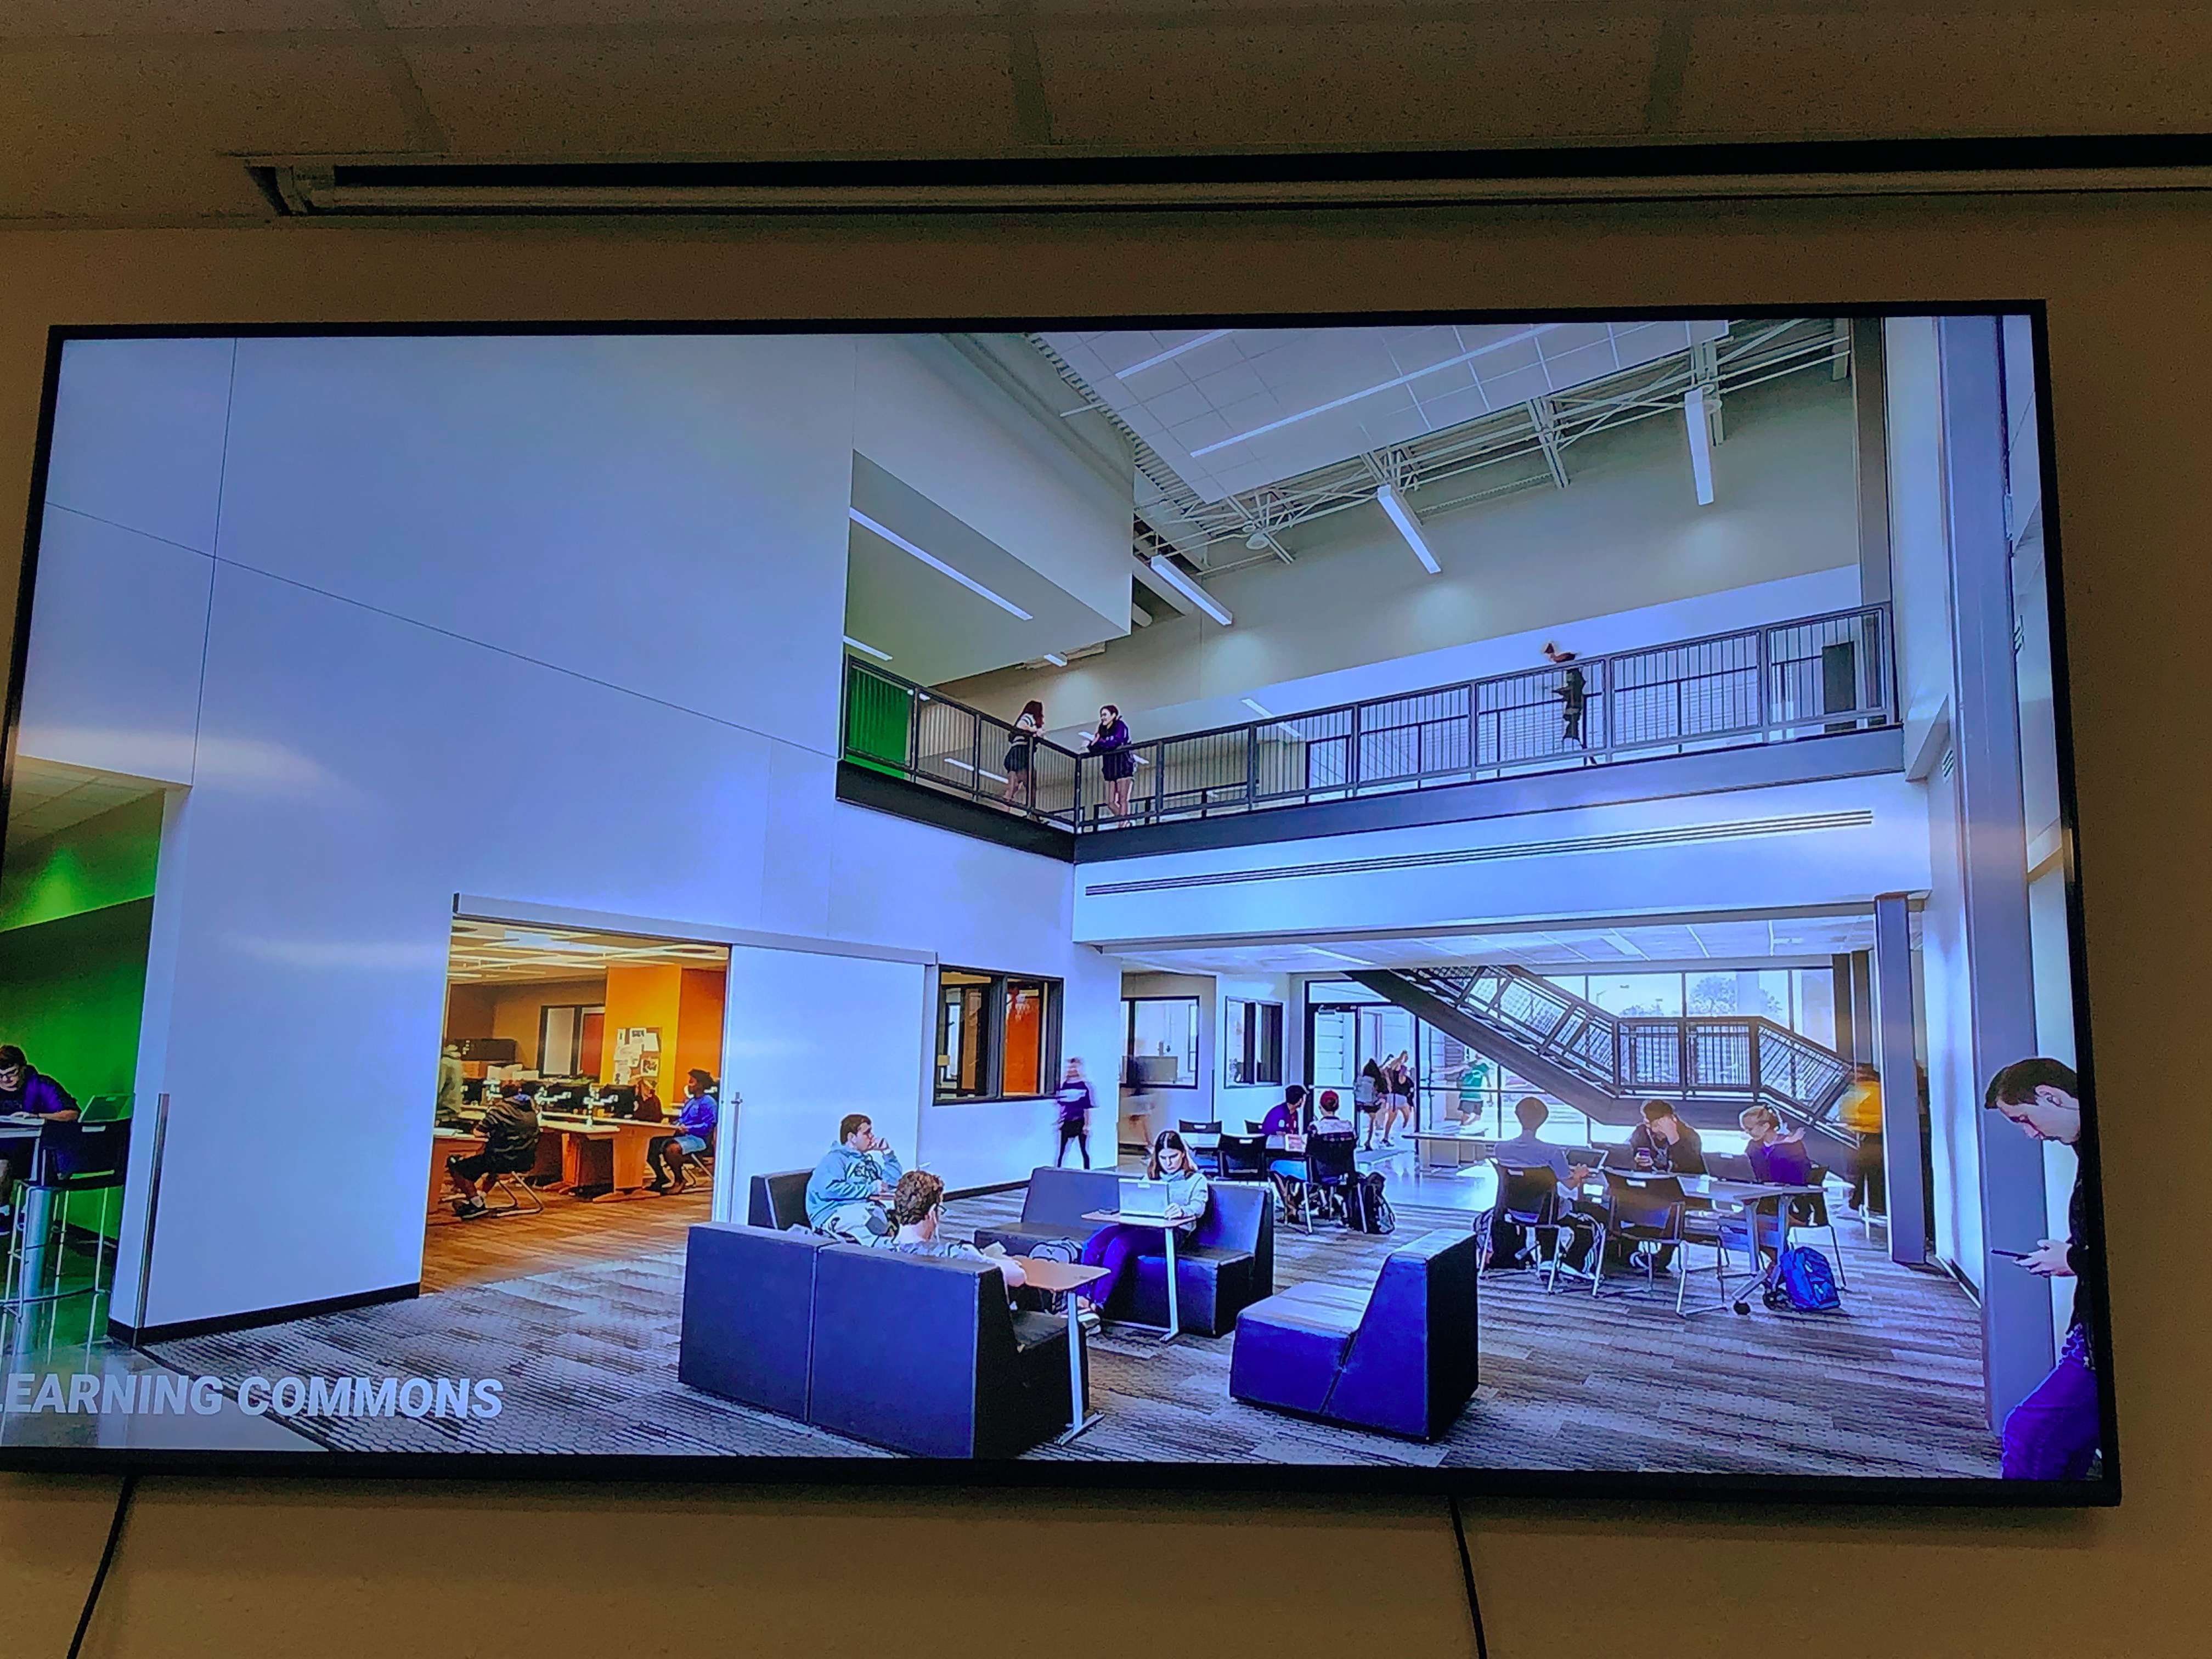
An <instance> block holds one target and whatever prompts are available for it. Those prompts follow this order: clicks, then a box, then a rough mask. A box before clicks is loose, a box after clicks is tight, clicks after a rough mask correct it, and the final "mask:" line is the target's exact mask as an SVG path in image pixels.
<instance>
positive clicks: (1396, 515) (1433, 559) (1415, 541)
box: [1375, 484, 1443, 576]
mask: <svg viewBox="0 0 2212 1659" xmlns="http://www.w3.org/2000/svg"><path fill="white" fill-rule="evenodd" d="M1375 500H1376V505H1378V506H1379V507H1382V509H1383V511H1384V512H1385V513H1389V515H1390V522H1391V523H1392V524H1395V525H1396V526H1398V533H1399V534H1400V535H1401V536H1403V537H1404V538H1406V545H1407V546H1408V547H1410V548H1412V549H1413V556H1414V557H1415V558H1417V559H1419V561H1420V562H1421V568H1422V569H1424V570H1425V571H1427V572H1428V573H1429V574H1431V576H1441V575H1442V574H1443V566H1442V565H1440V564H1438V563H1437V556H1436V555H1435V554H1433V553H1431V552H1430V551H1429V544H1428V538H1426V537H1425V536H1423V535H1422V534H1421V523H1420V520H1418V519H1416V518H1415V517H1414V516H1413V508H1411V507H1407V505H1406V503H1405V500H1404V498H1403V497H1401V495H1399V494H1398V492H1397V490H1396V489H1395V487H1393V486H1392V485H1389V484H1384V485H1383V486H1382V487H1381V488H1380V489H1377V490H1376V492H1375Z"/></svg>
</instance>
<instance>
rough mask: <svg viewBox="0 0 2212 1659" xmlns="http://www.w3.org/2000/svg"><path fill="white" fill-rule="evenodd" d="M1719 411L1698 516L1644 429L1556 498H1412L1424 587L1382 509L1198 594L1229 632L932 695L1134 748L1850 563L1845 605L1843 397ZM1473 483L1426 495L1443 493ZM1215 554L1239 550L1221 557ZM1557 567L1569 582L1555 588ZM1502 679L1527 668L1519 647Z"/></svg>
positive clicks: (1583, 455) (1151, 633)
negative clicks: (1354, 674) (1130, 732)
mask: <svg viewBox="0 0 2212 1659" xmlns="http://www.w3.org/2000/svg"><path fill="white" fill-rule="evenodd" d="M1728 410H1729V422H1728V434H1729V435H1728V439H1727V441H1725V442H1724V443H1723V444H1721V445H1720V446H1719V447H1718V448H1717V449H1716V450H1715V452H1714V466H1715V476H1716V480H1717V499H1716V500H1715V501H1714V503H1713V504H1712V505H1711V506H1710V507H1699V505H1698V502H1697V497H1696V494H1695V491H1694V489H1693V486H1692V482H1691V477H1690V468H1689V461H1688V457H1687V453H1686V444H1685V441H1684V438H1683V431H1682V423H1681V422H1680V419H1679V418H1674V419H1669V418H1659V419H1654V420H1650V421H1646V422H1641V423H1638V424H1637V425H1634V426H1631V427H1626V428H1621V429H1620V430H1618V431H1616V432H1613V433H1610V434H1607V435H1603V436H1601V437H1599V438H1595V439H1592V440H1589V441H1587V442H1585V443H1583V444H1580V445H1577V446H1576V447H1572V448H1571V449H1569V450H1568V451H1567V468H1568V472H1569V475H1570V477H1571V483H1570V484H1569V486H1568V488H1567V489H1564V490H1561V489H1550V488H1541V489H1528V490H1524V491H1522V492H1521V493H1519V494H1516V495H1508V496H1504V497H1501V498H1499V499H1497V500H1494V501H1486V502H1483V503H1480V504H1478V505H1474V506H1471V507H1465V508H1462V509H1456V510H1453V511H1449V512H1443V511H1437V510H1436V508H1435V507H1434V506H1433V505H1431V502H1430V501H1424V500H1423V499H1422V498H1420V497H1419V496H1417V497H1415V498H1413V505H1414V507H1415V508H1416V510H1417V511H1420V512H1424V513H1434V516H1432V517H1429V518H1427V519H1426V520H1425V525H1424V534H1425V537H1426V538H1427V540H1428V543H1429V545H1430V547H1431V550H1432V551H1433V552H1434V553H1435V555H1436V557H1437V562H1439V563H1440V564H1441V565H1442V566H1443V574H1442V575H1439V576H1431V575H1429V574H1426V573H1425V572H1424V571H1423V569H1422V568H1421V567H1420V565H1419V563H1418V562H1416V561H1415V559H1414V557H1413V553H1412V551H1411V550H1409V549H1408V548H1407V546H1406V544H1405V543H1404V541H1403V540H1402V539H1401V538H1400V537H1399V536H1398V533H1397V532H1396V531H1395V529H1394V528H1392V526H1391V525H1390V522H1389V520H1388V519H1387V518H1385V517H1384V516H1383V513H1382V511H1381V509H1380V508H1377V507H1356V508H1351V509H1347V510H1346V511H1345V512H1342V513H1337V514H1335V515H1334V516H1332V517H1330V518H1328V519H1324V520H1317V521H1316V522H1315V523H1314V524H1313V525H1312V526H1309V527H1308V528H1306V529H1304V530H1303V531H1297V532H1290V533H1289V535H1288V536H1287V537H1286V540H1287V541H1288V542H1289V544H1291V546H1292V547H1293V549H1294V550H1295V551H1296V553H1297V562H1296V563H1295V564H1292V565H1289V566H1285V565H1283V564H1281V563H1279V562H1276V561H1274V560H1273V559H1268V560H1266V561H1264V562H1260V563H1256V564H1254V565H1252V566H1250V567H1249V568H1244V569H1241V570H1237V571H1233V572H1231V573H1228V574H1224V575H1221V576H1218V577H1217V578H1214V579H1213V580H1210V581H1209V582H1208V583H1207V588H1208V591H1209V592H1212V594H1213V595H1214V596H1215V597H1216V598H1217V599H1219V600H1220V602H1221V603H1222V604H1223V605H1226V606H1227V607H1228V608H1229V610H1230V611H1231V612H1232V613H1233V614H1234V616H1235V617H1236V618H1237V621H1236V624H1235V626H1233V627H1231V628H1226V629H1224V628H1218V627H1217V626H1215V625H1214V624H1213V623H1212V622H1210V621H1207V620H1206V619H1205V618H1203V617H1195V616H1191V617H1186V616H1182V615H1179V614H1178V613H1176V612H1175V611H1170V610H1168V609H1167V608H1166V607H1165V606H1164V605H1159V604H1150V605H1147V606H1146V608H1147V609H1149V610H1152V611H1154V612H1155V614H1156V615H1158V617H1159V620H1158V621H1157V622H1155V623H1154V624H1153V625H1152V627H1150V628H1146V629H1139V631H1137V632H1136V633H1134V634H1133V635H1130V637H1129V638H1127V640H1123V641H1117V642H1116V643H1115V644H1114V645H1112V646H1110V647H1109V648H1108V650H1107V651H1106V653H1104V654H1103V655H1102V656H1098V657H1093V658H1086V659H1082V660H1080V661H1079V662H1076V663H1074V664H1073V665H1070V666H1069V667H1068V668H1066V669H1065V670H1060V671H1041V672H1036V673H1030V672H1028V671H1023V670H1007V671H1003V672H1000V673H997V674H991V675H982V676H978V677H976V678H972V679H969V680H963V681H961V682H959V683H957V684H954V685H951V686H948V687H947V688H946V690H947V691H948V692H949V694H950V695H951V696H957V697H960V698H963V700H965V701H967V702H973V703H975V704H977V705H978V706H979V707H981V708H986V709H988V710H990V711H991V712H993V713H994V714H1002V715H1008V714H1012V713H1014V712H1016V711H1018V710H1019V708H1021V706H1022V704H1023V702H1024V701H1026V700H1027V699H1028V698H1030V697H1032V696H1035V697H1039V698H1041V699H1042V701H1043V702H1044V704H1045V707H1046V708H1047V709H1048V710H1050V711H1052V714H1051V718H1050V723H1051V725H1052V726H1053V727H1054V729H1055V730H1072V729H1074V728H1073V727H1070V726H1067V725H1066V721H1067V720H1069V719H1072V718H1076V717H1087V716H1088V715H1090V714H1092V713H1094V712H1095V711H1096V710H1097V708H1098V706H1099V705H1100V703H1102V702H1115V703H1118V704H1119V705H1120V706H1121V709H1122V712H1123V714H1125V715H1126V716H1128V717H1130V718H1131V720H1132V726H1133V729H1134V730H1137V731H1138V733H1139V736H1147V735H1158V734H1159V733H1162V732H1170V731H1176V730H1188V729H1191V726H1190V724H1188V723H1179V721H1181V720H1182V718H1183V717H1182V716H1180V715H1178V714H1177V713H1176V711H1177V710H1178V709H1180V708H1182V706H1184V705H1188V704H1191V703H1194V702H1204V701H1206V700H1212V699H1219V698H1224V697H1226V698H1228V699H1230V700H1231V705H1232V706H1233V705H1234V703H1235V700H1236V699H1237V698H1240V697H1243V696H1253V697H1256V698H1257V699H1258V700H1259V701H1260V702H1261V703H1263V704H1264V705H1265V706H1266V707H1267V708H1271V709H1273V710H1274V711H1275V712H1276V713H1278V714H1285V713H1290V712H1293V711H1294V710H1296V709H1297V708H1301V707H1314V706H1317V705H1320V704H1326V703H1327V702H1329V701H1332V700H1333V699H1331V698H1329V697H1328V696H1320V697H1310V696H1309V692H1310V690H1311V688H1312V685H1313V683H1314V681H1315V678H1316V676H1319V675H1326V674H1331V673H1334V672H1335V671H1340V670H1344V669H1350V668H1355V667H1358V666H1360V665H1370V664H1378V663H1389V664H1393V665H1398V664H1400V659H1407V658H1416V659H1418V658H1421V657H1422V656H1424V655H1425V653H1441V652H1444V651H1446V650H1448V649H1451V648H1454V647H1464V646H1465V645H1467V643H1468V641H1485V640H1496V639H1504V638H1507V637H1514V638H1516V639H1517V640H1518V641H1519V643H1520V644H1522V645H1527V644H1531V643H1541V641H1542V640H1543V638H1545V637H1546V636H1547V635H1548V634H1550V633H1553V632H1560V633H1567V632H1571V633H1573V635H1574V637H1573V639H1572V643H1573V644H1574V646H1575V647H1577V648H1578V649H1583V650H1585V651H1587V650H1591V649H1603V648H1606V647H1604V646H1603V645H1601V644H1596V643H1594V641H1595V635H1592V641H1593V642H1586V641H1585V640H1584V639H1583V637H1582V634H1581V625H1582V623H1583V622H1584V621H1585V620H1586V619H1589V618H1593V617H1604V616H1610V615H1613V614H1615V613H1618V612H1622V611H1637V610H1639V609H1642V608H1644V607H1649V606H1655V605H1667V604H1669V603H1672V602H1674V601H1678V600H1681V599H1689V598H1692V597H1695V596H1698V595H1701V594H1708V593H1717V592H1724V591H1726V590H1728V589H1732V588H1737V587H1743V586H1752V585H1754V584H1757V583H1760V582H1765V581H1773V580H1780V579H1783V578H1785V577H1791V576H1801V575H1805V574H1809V573H1813V572H1816V571H1831V570H1836V569H1838V568H1840V567H1845V566H1849V567H1850V588H1849V595H1850V596H1849V597H1848V598H1846V599H1841V600H1840V601H1838V603H1840V604H1845V605H1848V604H1855V603H1857V574H1856V573H1857V562H1858V539H1857V486H1856V482H1855V473H1854V464H1853V459H1852V457H1853V448H1852V424H1853V417H1852V411H1851V400H1850V385H1849V383H1848V382H1833V381H1830V380H1828V379H1827V378H1826V376H1825V375H1810V374H1807V375H1795V376H1791V377H1790V378H1789V379H1788V380H1783V381H1778V382H1776V383H1774V384H1772V385H1771V386H1765V387H1761V388H1759V389H1758V390H1757V391H1754V392H1747V393H1744V394H1742V395H1741V396H1739V397H1736V398H1731V399H1729V405H1728ZM1484 478H1485V475H1483V474H1480V473H1478V474H1476V475H1474V477H1473V478H1472V479H1470V480H1466V481H1462V482H1461V483H1459V484H1458V485H1457V486H1455V485H1449V484H1440V485H1437V486H1435V487H1434V488H1433V489H1432V490H1431V492H1429V494H1430V495H1431V497H1432V498H1434V499H1442V498H1443V496H1444V495H1445V494H1446V492H1447V491H1449V489H1453V488H1455V487H1457V488H1462V489H1474V488H1480V486H1481V484H1482V483H1483V482H1484ZM1217 555H1218V556H1219V557H1221V558H1224V559H1227V558H1231V557H1235V558H1243V557H1245V556H1247V555H1245V553H1244V552H1243V550H1242V549H1241V548H1239V547H1237V546H1235V545H1234V544H1231V546H1229V547H1226V548H1223V549H1218V550H1217ZM1565 557H1571V558H1572V559H1573V561H1574V562H1575V567H1576V570H1577V580H1576V581H1575V583H1574V584H1573V585H1572V586H1571V587H1568V588H1565V589H1563V587H1562V584H1561V583H1560V581H1559V568H1560V561H1561V560H1562V559H1563V558H1565ZM1815 608H1818V607H1815ZM1783 614H1785V615H1786V614H1802V613H1800V612H1784V613H1783ZM1770 616H1771V613H1770ZM1531 635H1533V641H1532V640H1531V639H1529V638H1528V636H1531ZM1674 637H1680V636H1679V635H1676V636H1674ZM1636 642H1638V643H1641V642H1644V641H1642V640H1638V641H1636ZM1440 660H1441V659H1431V660H1430V661H1428V662H1425V663H1420V664H1418V665H1414V666H1410V667H1403V668H1402V671H1394V672H1393V674H1392V675H1391V676H1390V677H1389V684H1381V685H1379V686H1378V690H1362V691H1360V692H1358V693H1357V695H1358V696H1374V695H1378V694H1379V692H1380V691H1383V690H1407V689H1412V688H1414V687H1418V686H1422V685H1428V684H1438V683H1441V682H1442V681H1444V680H1449V679H1452V678H1459V677H1461V676H1460V673H1458V672H1455V671H1443V672H1437V671H1436V669H1437V665H1438V662H1439V661H1440ZM1506 665H1507V666H1511V667H1528V666H1534V665H1536V664H1535V659H1534V657H1533V653H1528V654H1526V655H1522V656H1519V657H1518V658H1517V659H1515V660H1512V661H1510V662H1509V663H1507V664H1506ZM1471 671H1475V672H1494V671H1497V669H1495V668H1492V667H1484V668H1481V669H1479V670H1471ZM1224 718H1228V719H1243V718H1244V715H1243V713H1242V711H1237V712H1235V713H1232V714H1228V715H1225V716H1224ZM1207 723H1210V722H1207V721H1199V722H1197V724H1201V725H1202V724H1207Z"/></svg>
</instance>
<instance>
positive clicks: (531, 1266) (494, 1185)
mask: <svg viewBox="0 0 2212 1659" xmlns="http://www.w3.org/2000/svg"><path fill="white" fill-rule="evenodd" d="M729 970H730V951H729V947H728V946H727V945H718V944H711V943H705V942H690V941H685V940H676V939H648V938H643V937H639V936H635V935H630V934H624V933H608V932H602V931H599V930H595V929H590V928H580V927H545V926H525V925H521V924H518V923H513V922H505V921H478V920H474V919H471V918H467V917H463V918H459V919H457V920H456V921H454V923H453V938H452V942H451V947H450V951H449V953H448V957H447V970H446V1018H445V1027H444V1031H443V1033H442V1046H441V1054H440V1057H439V1066H438V1097H437V1103H436V1114H435V1116H436V1121H435V1126H434V1127H433V1129H432V1132H431V1136H430V1146H429V1151H428V1171H427V1175H428V1187H427V1198H426V1207H425V1211H424V1239H423V1249H422V1291H423V1293H424V1294H425V1295H433V1294H435V1293H437V1292H439V1291H450V1290H455V1289H459V1288H461V1287H464V1286H466V1285H482V1284H488V1283H491V1282H494V1281H496V1280H500V1279H518V1278H525V1277H527V1276H529V1275H531V1274H533V1273H547V1272H552V1271H556V1270H557V1269H561V1268H564V1267H576V1266H580V1265H582V1264H584V1263H587V1262H593V1261H607V1260H611V1259H620V1258H624V1257H629V1256H635V1255H649V1254H653V1253H655V1252H658V1251H660V1250H665V1249H677V1248H680V1246H681V1244H682V1241H683V1237H684V1230H685V1229H686V1228H688V1227H689V1226H690V1225H691V1224H692V1223H694V1222H697V1221H703V1220H705V1219H706V1218H708V1213H709V1211H710V1208H711V1206H712V1192H713V1164H714V1153H715V1150H716V1147H717V1146H718V1145H719V1143H720V1133H721V1131H722V1130H723V1128H724V1127H725V1126H724V1124H723V1123H722V1121H721V1117H722V1107H721V1093H722V1091H721V1087H720V1078H721V1072H722V1043H723V1024H724V1018H725V1012H726V1004H727V1000H728V987H729Z"/></svg>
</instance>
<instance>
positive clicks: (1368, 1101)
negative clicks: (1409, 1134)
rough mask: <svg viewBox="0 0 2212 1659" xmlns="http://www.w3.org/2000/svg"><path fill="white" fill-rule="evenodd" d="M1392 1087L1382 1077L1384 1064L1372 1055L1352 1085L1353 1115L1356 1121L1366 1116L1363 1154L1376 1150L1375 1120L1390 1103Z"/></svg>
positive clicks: (1361, 1147) (1360, 1147)
mask: <svg viewBox="0 0 2212 1659" xmlns="http://www.w3.org/2000/svg"><path fill="white" fill-rule="evenodd" d="M1389 1096H1390V1085H1389V1081H1388V1079H1385V1078H1384V1077H1383V1063H1382V1062H1381V1061H1380V1060H1376V1058H1375V1056H1374V1055H1372V1054H1370V1055H1368V1057H1367V1061H1366V1063H1365V1064H1364V1065H1363V1066H1361V1067H1360V1068H1359V1077H1358V1081H1356V1082H1355V1083H1354V1084H1353V1085H1352V1116H1353V1117H1354V1118H1355V1119H1356V1118H1358V1116H1359V1115H1361V1114H1363V1113H1364V1114H1365V1115H1366V1118H1367V1122H1366V1126H1365V1130H1366V1132H1365V1136H1364V1139H1362V1140H1361V1141H1360V1143H1359V1150H1360V1151H1362V1152H1372V1151H1373V1150H1374V1149H1375V1120H1376V1118H1377V1117H1379V1116H1381V1115H1382V1114H1383V1106H1384V1104H1385V1103H1387V1102H1388V1101H1389Z"/></svg>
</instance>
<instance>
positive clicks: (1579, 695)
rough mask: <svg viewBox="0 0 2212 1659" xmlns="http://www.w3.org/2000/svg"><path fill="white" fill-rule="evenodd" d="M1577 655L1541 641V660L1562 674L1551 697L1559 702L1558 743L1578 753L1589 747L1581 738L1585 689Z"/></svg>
mask: <svg viewBox="0 0 2212 1659" xmlns="http://www.w3.org/2000/svg"><path fill="white" fill-rule="evenodd" d="M1577 654H1578V653H1575V652H1572V651H1562V650H1561V649H1560V648H1559V647H1558V646H1556V645H1554V644H1553V643H1552V641H1549V640H1547V641H1544V660H1545V661H1547V662H1548V663H1550V664H1551V665H1552V666H1553V667H1554V668H1557V669H1559V670H1562V672H1561V673H1560V675H1559V684H1557V685H1555V686H1553V688H1552V695H1553V696H1555V697H1557V698H1558V699H1559V742H1560V744H1561V745H1562V746H1565V747H1571V748H1576V749H1582V748H1586V747H1588V746H1589V745H1588V744H1587V743H1586V742H1585V741H1584V739H1583V714H1584V713H1585V712H1586V711H1587V709H1588V708H1589V683H1588V682H1587V681H1586V680H1585V679H1584V678H1583V671H1582V666H1581V665H1580V664H1579V663H1578V662H1577V660H1576V659H1577Z"/></svg>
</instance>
